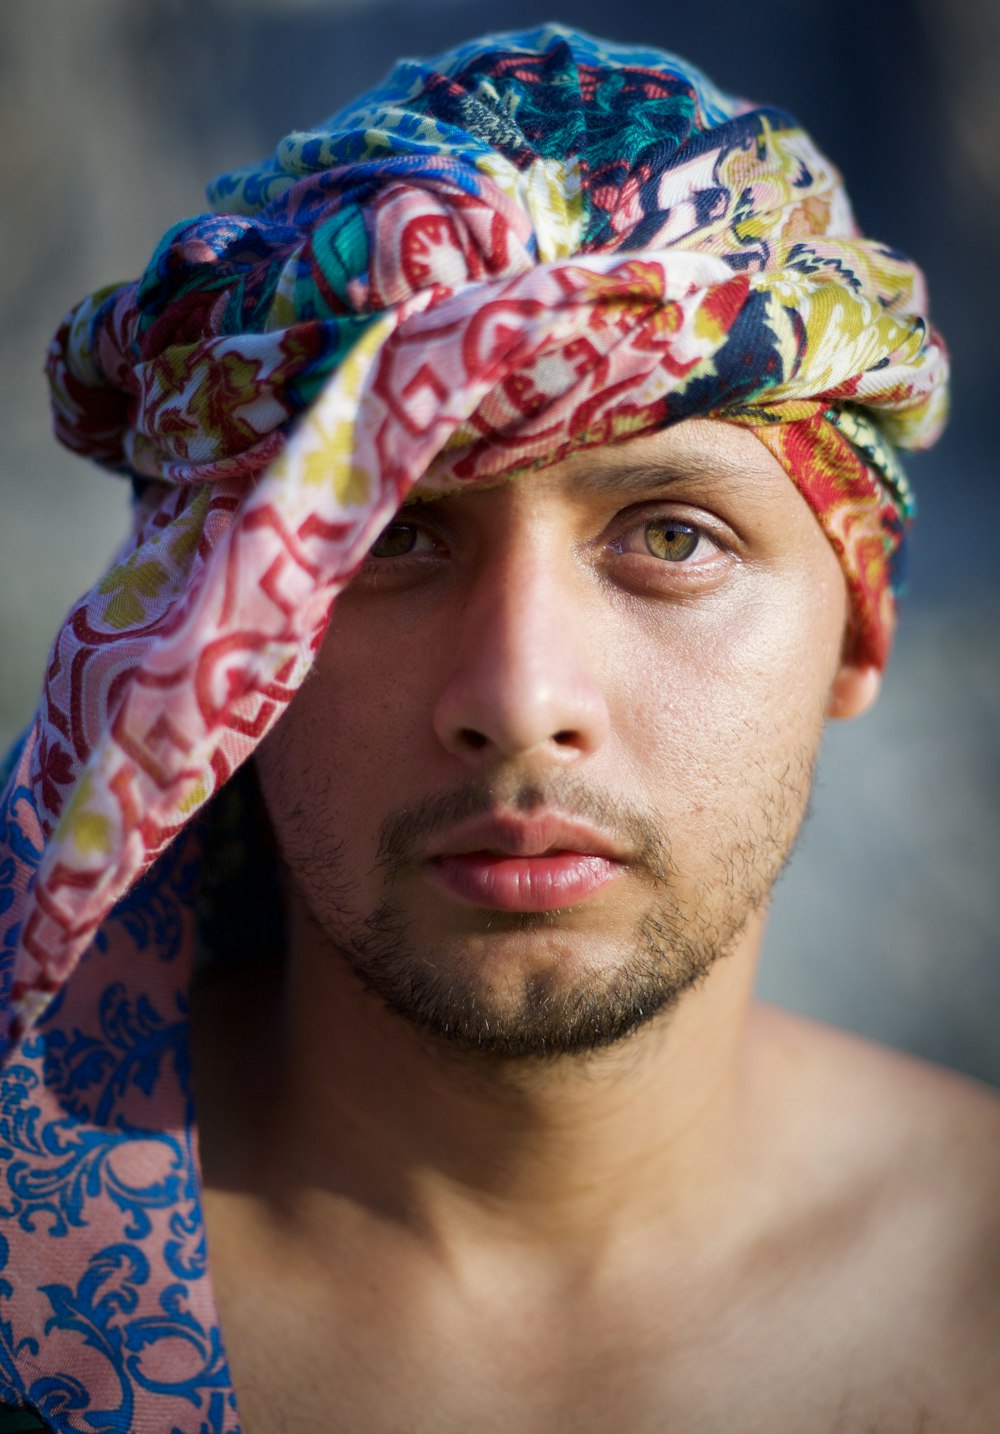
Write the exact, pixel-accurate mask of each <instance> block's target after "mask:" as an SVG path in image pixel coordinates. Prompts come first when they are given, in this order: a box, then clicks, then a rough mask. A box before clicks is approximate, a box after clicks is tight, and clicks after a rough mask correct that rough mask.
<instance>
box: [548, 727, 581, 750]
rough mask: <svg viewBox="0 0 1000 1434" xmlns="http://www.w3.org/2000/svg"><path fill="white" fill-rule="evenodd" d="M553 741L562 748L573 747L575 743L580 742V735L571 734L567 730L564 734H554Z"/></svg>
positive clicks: (576, 733)
mask: <svg viewBox="0 0 1000 1434" xmlns="http://www.w3.org/2000/svg"><path fill="white" fill-rule="evenodd" d="M552 740H553V741H554V742H558V743H559V745H560V747H572V745H573V744H574V742H578V741H579V733H578V732H571V731H569V729H568V728H566V729H564V730H563V731H562V732H556V733H554V734H553V738H552Z"/></svg>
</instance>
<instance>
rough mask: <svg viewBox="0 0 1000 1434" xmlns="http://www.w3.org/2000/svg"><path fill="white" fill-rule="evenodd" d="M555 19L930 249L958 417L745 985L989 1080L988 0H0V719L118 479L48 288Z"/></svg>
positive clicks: (997, 147) (15, 727)
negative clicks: (641, 47)
mask: <svg viewBox="0 0 1000 1434" xmlns="http://www.w3.org/2000/svg"><path fill="white" fill-rule="evenodd" d="M546 19H559V20H562V21H564V22H565V23H570V24H576V25H579V26H581V27H582V28H585V29H589V30H592V31H594V32H595V33H597V34H604V35H607V36H609V37H610V38H614V39H617V40H624V41H633V42H640V43H651V44H657V45H660V46H662V47H664V48H667V49H672V50H676V51H677V52H678V53H679V54H681V55H684V56H685V57H687V58H688V59H690V60H693V61H695V62H696V63H698V64H700V65H701V66H702V67H703V68H704V69H706V70H707V71H708V73H709V74H710V75H711V76H712V77H713V78H714V79H715V80H716V81H718V82H719V83H720V84H722V85H723V86H724V87H726V88H729V89H731V90H734V91H737V92H739V93H742V94H745V95H748V96H750V97H752V98H755V99H758V100H767V101H771V102H774V103H777V104H780V105H781V106H783V107H785V108H787V109H790V110H791V111H792V112H793V113H794V114H796V115H797V116H798V117H799V118H800V119H801V120H802V121H803V122H804V123H805V125H806V126H807V128H809V129H810V130H811V132H812V133H813V135H814V136H815V138H816V139H817V140H818V141H819V143H820V145H821V146H822V147H823V148H825V149H826V150H827V152H828V153H829V154H831V155H832V157H833V158H834V159H835V160H836V161H837V163H838V164H839V165H840V167H841V168H842V169H843V170H844V172H845V173H846V176H847V179H848V186H849V189H850V192H851V194H852V197H853V199H854V203H855V208H856V210H857V213H858V215H859V218H860V220H861V223H862V225H863V227H864V228H865V231H866V232H867V233H869V234H871V235H874V236H877V237H879V238H881V239H885V240H888V241H890V242H892V243H894V244H896V245H897V246H898V247H900V248H902V249H904V250H906V251H908V252H909V253H911V254H913V255H914V256H916V257H917V258H918V259H919V260H920V262H921V263H922V265H923V266H924V268H925V270H926V272H927V275H928V278H929V281H930V288H931V294H932V296H933V305H934V315H935V318H936V320H937V322H938V324H939V325H940V327H941V328H942V330H943V331H944V333H945V335H946V337H947V338H948V340H949V343H950V345H951V348H952V352H953V356H954V361H955V405H954V418H953V422H952V426H951V428H950V429H949V431H948V433H947V435H946V437H945V439H944V441H943V442H942V443H941V445H940V446H939V447H938V449H936V450H935V451H934V452H933V453H932V454H929V455H924V456H921V457H920V458H919V459H916V460H914V461H912V462H911V465H910V471H911V474H912V476H913V478H914V480H915V482H916V485H917V489H918V493H919V496H920V500H921V520H920V523H919V525H918V527H917V530H916V533H915V535H914V541H913V561H912V568H911V587H912V594H911V596H910V598H909V600H908V601H907V603H906V606H905V609H904V613H903V621H902V626H901V631H900V637H899V640H898V644H897V648H896V651H895V654H894V657H893V660H892V663H891V665H890V670H889V674H888V682H887V687H886V691H885V693H884V695H883V697H882V699H881V701H880V702H879V704H878V706H877V707H876V709H875V711H874V712H872V713H871V714H870V715H869V716H867V717H865V718H864V719H862V720H861V721H860V722H857V723H854V724H848V725H846V726H843V727H838V728H836V729H835V730H832V731H831V732H830V734H829V740H828V744H827V749H826V754H825V759H824V761H823V763H822V765H821V769H820V775H819V782H818V787H817V793H816V799H815V804H814V805H815V813H814V815H813V817H812V818H811V820H810V821H809V823H808V824H807V827H806V831H805V833H804V836H803V839H802V842H801V845H800V849H799V851H798V853H797V855H796V858H795V860H794V862H793V864H792V867H791V869H790V871H789V872H788V874H787V875H786V877H785V878H784V879H783V881H782V883H781V885H780V887H779V889H778V892H777V896H776V901H775V910H774V915H773V918H772V931H771V939H770V943H769V947H768V952H767V956H766V958H765V963H764V968H763V972H762V979H761V987H762V990H763V992H764V993H765V994H766V995H767V996H768V997H769V998H771V999H774V1000H777V1001H780V1002H782V1003H784V1004H786V1005H789V1006H792V1007H795V1008H797V1009H799V1010H802V1011H805V1012H808V1013H810V1014H812V1015H815V1016H818V1017H820V1018H821V1019H825V1020H829V1021H833V1022H836V1023H839V1024H842V1025H846V1026H849V1027H851V1028H853V1029H855V1030H858V1031H860V1032H863V1033H864V1034H867V1035H870V1036H874V1037H876V1038H879V1039H881V1040H885V1041H888V1042H890V1043H892V1044H895V1045H898V1046H901V1047H904V1048H906V1049H909V1050H912V1051H915V1052H917V1053H919V1054H921V1055H924V1056H927V1057H930V1058H932V1059H934V1060H939V1061H943V1062H945V1063H947V1064H949V1065H952V1066H954V1067H956V1068H958V1069H961V1070H964V1071H967V1072H969V1073H972V1074H974V1075H978V1076H979V1077H981V1078H983V1079H985V1080H988V1081H991V1082H993V1083H994V1084H1000V1042H998V1040H997V1037H996V1031H997V1017H998V1012H1000V982H998V961H997V945H998V941H997V927H998V917H1000V881H998V874H997V867H998V861H997V857H998V850H1000V818H998V814H997V802H998V795H1000V752H998V728H1000V673H998V657H1000V566H998V562H997V541H998V534H1000V521H998V520H1000V487H998V483H997V481H996V480H997V472H996V469H997V463H996V459H995V457H994V447H995V439H994V430H993V428H992V424H993V420H994V417H995V414H996V408H997V399H996V382H997V359H996V356H995V352H994V349H995V343H994V334H995V327H996V323H997V319H998V317H1000V316H998V314H997V301H996V287H997V286H996V281H995V278H994V274H995V270H996V263H997V255H998V254H1000V157H998V156H1000V143H998V141H1000V84H998V79H1000V67H998V62H1000V5H997V4H996V3H995V0H877V3H872V0H836V3H833V0H813V3H811V4H809V5H806V4H804V3H802V0H756V3H755V4H753V5H752V6H751V5H748V4H746V3H745V0H702V2H701V3H697V4H695V3H692V0H685V3H683V4H681V3H673V2H672V0H659V3H657V4H655V5H654V4H651V3H648V0H618V3H617V4H615V5H613V6H612V5H608V4H606V3H604V4H597V3H594V0H562V3H561V4H560V6H559V8H558V9H556V8H555V6H554V5H553V6H548V5H547V4H544V3H543V0H530V3H529V0H523V3H522V0H514V3H509V4H507V5H505V6H503V7H495V8H489V7H485V6H481V5H480V6H476V5H473V4H471V3H468V0H425V3H423V4H422V5H414V4H410V3H407V0H385V3H383V0H3V4H2V6H0V117H2V121H0V122H2V134H3V144H2V146H0V193H2V199H0V206H2V207H0V214H2V220H0V246H2V254H0V260H2V262H0V310H2V317H0V406H2V407H0V651H2V655H3V673H4V681H3V683H2V686H0V743H3V744H6V742H7V741H8V740H10V739H11V738H12V737H13V736H14V735H15V734H16V732H17V731H19V730H20V728H21V727H22V726H23V725H24V724H25V722H26V721H27V720H28V718H29V716H30V713H31V710H32V708H33V705H34V701H35V696H36V692H37V689H38V684H39V681H40V677H41V672H42V668H43V664H44V660H45V653H46V648H47V645H48V642H49V640H50V638H51V636H52V634H53V632H54V630H55V628H56V626H57V624H58V622H59V620H60V619H61V617H62V616H63V614H64V613H65V611H66V608H67V607H68V605H69V604H70V602H71V601H72V600H73V599H74V598H75V597H76V596H77V595H78V594H79V593H80V592H81V591H83V590H84V589H85V588H86V587H88V586H89V585H90V584H91V582H93V580H94V579H95V578H96V577H97V576H98V575H99V573H100V571H101V570H102V564H103V563H104V561H105V559H106V557H107V556H108V555H109V553H110V552H111V551H112V549H113V548H114V547H115V546H116V544H117V542H118V539H119V537H120V536H121V534H122V532H123V531H124V525H125V508H126V496H125V489H124V487H123V485H122V484H121V483H120V482H119V481H118V480H116V479H115V478H113V477H110V476H107V475H105V474H102V473H101V472H100V471H99V470H97V469H95V468H91V467H90V466H88V465H86V464H84V463H82V462H81V461H80V460H79V459H76V458H72V457H70V456H69V455H67V454H64V453H63V452H62V451H61V450H59V449H58V447H57V446H56V444H55V442H54V440H53V439H52V438H51V437H50V434H49V420H48V411H47V398H46V392H45V385H44V380H43V378H42V376H41V364H42V360H43V357H44V353H45V348H46V345H47V342H48V339H49V336H50V334H51V333H52V332H53V330H54V329H55V327H56V325H57V323H58V322H59V320H60V318H61V316H62V315H63V313H64V312H65V310H66V309H67V308H68V307H69V306H70V305H71V304H72V303H74V302H76V301H77V300H78V299H79V298H81V297H82V296H83V295H84V294H85V293H87V292H89V291H90V290H91V289H93V288H96V287H97V286H98V285H101V284H104V283H107V282H109V281H111V280H125V279H130V278H132V277H134V276H135V275H136V274H137V273H138V272H139V271H140V270H141V269H142V267H143V266H144V265H145V263H146V261H147V259H148V257H149V254H150V253H151V251H152V248H153V246H154V245H155V243H156V241H157V240H158V239H159V237H160V234H161V233H162V231H163V230H164V229H165V228H166V227H167V225H168V224H170V223H172V222H173V221H174V220H176V219H179V218H181V217H184V216H186V215H189V214H193V213H196V212H198V211H200V210H201V209H202V208H203V207H204V203H203V195H202V187H203V184H204V182H205V181H206V180H207V179H208V178H209V177H210V176H212V175H214V174H216V173H217V172H219V171H221V170H223V169H226V168H228V167H231V166H233V165H236V164H240V163H244V162H246V161H249V160H252V159H256V158H258V157H260V156H261V155H263V154H264V153H266V152H268V151H269V150H270V149H271V148H272V147H273V145H274V143H275V142H276V141H277V140H278V139H279V138H280V136H281V135H283V134H284V133H285V132H286V131H288V130H289V129H292V128H295V127H302V126H307V125H309V124H311V123H313V122H315V121H316V120H318V119H319V118H321V117H322V116H324V115H326V114H328V113H330V112H331V111H332V110H334V109H335V108H337V107H338V106H339V105H340V104H341V103H343V102H344V101H346V100H347V99H349V98H350V97H352V96H353V95H354V94H355V93H357V92H358V91H359V90H360V89H362V88H363V87H365V86H367V85H369V84H370V83H373V82H375V81H376V80H378V79H379V78H380V77H381V75H382V74H383V73H384V72H385V70H386V69H387V67H388V66H389V64H390V63H391V61H392V60H393V59H394V58H395V57H396V56H398V55H401V54H404V53H406V54H427V53H431V52H433V51H434V50H436V49H439V48H442V47H444V46H446V45H449V44H451V43H453V42H455V41H458V40H460V39H466V38H468V37H469V36H471V35H473V34H477V33H479V32H481V31H483V30H486V29H497V28H511V27H521V26H526V25H532V24H535V23H538V22H539V21H542V20H546Z"/></svg>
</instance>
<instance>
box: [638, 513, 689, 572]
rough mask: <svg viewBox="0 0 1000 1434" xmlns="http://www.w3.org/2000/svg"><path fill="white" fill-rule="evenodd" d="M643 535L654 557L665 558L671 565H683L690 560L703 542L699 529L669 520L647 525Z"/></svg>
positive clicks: (660, 520) (659, 520) (658, 520)
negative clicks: (686, 559)
mask: <svg viewBox="0 0 1000 1434" xmlns="http://www.w3.org/2000/svg"><path fill="white" fill-rule="evenodd" d="M643 535H644V537H645V540H646V547H647V548H648V549H649V551H650V552H651V553H652V554H653V557H654V558H664V559H665V560H666V561H667V562H671V563H682V562H683V561H684V560H685V558H689V557H690V556H691V554H692V553H693V552H694V551H695V549H696V548H697V547H698V544H699V542H700V541H701V533H699V531H698V529H697V528H692V527H691V526H690V525H689V524H687V523H676V522H673V521H672V520H671V519H667V518H664V519H657V520H656V521H655V522H652V523H646V524H645V525H644V528H643Z"/></svg>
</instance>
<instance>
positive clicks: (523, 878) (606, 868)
mask: <svg viewBox="0 0 1000 1434" xmlns="http://www.w3.org/2000/svg"><path fill="white" fill-rule="evenodd" d="M431 865H432V867H433V869H434V870H435V871H436V873H437V875H438V877H439V879H440V880H441V881H442V883H443V884H444V885H445V886H446V887H447V888H448V890H449V891H450V892H452V893H453V894H454V895H455V896H459V897H461V898H462V900H463V901H468V902H471V903H472V904H473V905H474V906H482V907H486V908H488V909H489V910H491V911H559V910H560V909H561V908H562V907H564V906H573V905H575V903H576V902H578V901H584V900H585V899H586V898H587V897H588V896H593V894H594V893H595V892H596V891H600V890H601V889H602V887H605V886H607V885H608V883H609V882H612V881H614V879H615V877H616V876H617V875H618V874H619V872H620V871H621V870H622V864H621V862H617V861H610V860H609V859H608V858H607V857H604V856H594V855H592V854H590V853H587V852H579V851H561V852H549V853H547V854H546V855H545V856H495V855H491V854H490V853H489V852H483V851H473V852H463V853H462V854H461V855H457V856H439V857H435V858H434V860H433V862H432V863H431Z"/></svg>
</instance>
